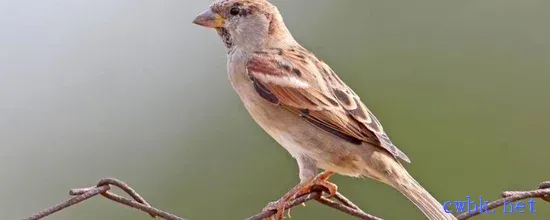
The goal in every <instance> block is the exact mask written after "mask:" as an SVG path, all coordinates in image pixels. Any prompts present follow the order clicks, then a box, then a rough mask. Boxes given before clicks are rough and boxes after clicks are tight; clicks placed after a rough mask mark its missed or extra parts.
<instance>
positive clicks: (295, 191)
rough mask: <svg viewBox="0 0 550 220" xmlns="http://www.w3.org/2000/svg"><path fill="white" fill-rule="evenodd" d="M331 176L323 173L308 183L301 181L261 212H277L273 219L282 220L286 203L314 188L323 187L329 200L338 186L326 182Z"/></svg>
mask: <svg viewBox="0 0 550 220" xmlns="http://www.w3.org/2000/svg"><path fill="white" fill-rule="evenodd" d="M333 174H334V172H331V171H324V172H322V173H320V174H319V175H317V176H316V177H315V178H313V179H311V180H309V181H303V182H300V183H298V184H297V185H296V186H294V187H292V189H290V191H288V192H287V193H286V194H285V195H284V196H283V197H281V198H280V199H279V200H277V201H275V202H270V203H269V204H268V205H267V206H266V207H265V208H263V211H267V210H277V213H276V216H275V218H276V219H277V220H282V219H283V215H284V212H285V208H286V206H287V205H288V203H289V202H290V201H291V200H293V199H295V198H298V197H299V196H301V195H304V194H307V193H310V192H311V190H312V188H313V187H314V186H322V187H325V188H326V189H327V190H328V193H329V196H328V197H329V198H330V197H333V196H334V195H336V192H337V190H338V186H336V184H334V183H331V182H329V181H328V180H327V179H328V178H329V177H330V176H332V175H333Z"/></svg>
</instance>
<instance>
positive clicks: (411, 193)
mask: <svg viewBox="0 0 550 220" xmlns="http://www.w3.org/2000/svg"><path fill="white" fill-rule="evenodd" d="M193 23H195V24H197V25H200V26H204V27H208V28H213V29H215V30H216V31H217V33H218V35H219V36H220V37H221V39H222V41H223V42H224V44H225V46H226V48H227V51H228V54H227V73H228V77H229V81H230V82H231V85H232V87H233V89H234V90H235V91H236V92H237V94H238V96H239V97H240V99H241V100H242V102H243V104H244V107H245V108H246V109H247V111H248V112H249V114H250V115H251V116H252V118H253V119H254V120H255V121H256V122H257V123H258V125H260V127H261V128H263V130H265V132H267V133H268V134H269V135H270V136H271V137H273V138H274V139H275V140H276V141H277V142H278V143H279V144H280V145H281V146H283V147H284V148H285V149H286V150H287V151H288V152H289V153H290V155H291V156H292V157H294V158H295V159H296V161H297V163H298V168H299V179H300V182H299V183H298V184H297V185H296V186H294V187H293V188H292V189H290V190H289V191H288V192H287V193H286V194H285V195H284V196H282V197H281V198H280V199H279V200H277V201H275V202H271V203H269V204H268V205H267V206H266V207H265V208H264V210H276V211H277V215H276V216H277V218H278V219H282V217H283V215H284V214H283V213H284V211H285V206H286V205H287V204H288V202H289V201H290V200H292V199H293V198H295V197H296V196H299V195H302V194H304V193H307V192H310V191H311V189H312V187H313V186H316V185H320V186H323V187H325V188H326V189H328V192H329V197H330V196H334V195H335V193H336V192H337V186H336V185H335V184H334V183H331V182H329V181H328V178H329V177H330V176H332V175H333V174H335V173H337V174H341V175H345V176H352V177H369V178H372V179H375V180H378V181H380V182H382V183H385V184H387V185H389V186H391V187H393V188H395V189H397V190H398V191H399V192H401V193H402V194H403V195H404V196H405V197H407V198H408V199H409V200H410V201H411V202H412V203H414V204H415V205H416V206H417V207H418V208H419V209H420V210H421V211H422V212H423V213H424V215H426V216H427V217H428V219H433V220H435V219H437V220H447V219H456V218H455V217H454V216H453V215H451V214H449V213H446V212H445V211H444V210H443V206H442V205H441V204H440V203H439V202H438V201H437V200H436V199H435V198H434V197H432V196H431V195H430V194H429V193H428V192H427V191H426V190H425V189H424V188H423V187H422V186H421V185H420V184H419V183H418V182H417V181H416V180H415V179H414V178H413V177H412V176H411V175H410V174H409V173H408V172H407V170H406V169H405V168H404V167H403V165H402V164H401V161H405V162H410V160H409V158H408V157H407V155H405V154H404V153H403V152H402V151H401V150H399V149H398V148H397V147H396V146H395V145H394V144H393V143H392V142H391V140H390V138H389V137H388V135H387V134H386V132H384V130H383V128H382V125H381V124H380V122H379V121H378V119H376V117H375V116H374V115H373V113H372V112H371V111H370V110H369V109H368V108H367V107H366V106H365V104H364V103H363V102H362V101H361V99H360V98H359V96H358V95H357V94H356V93H355V92H354V91H353V90H352V89H351V88H350V87H349V86H347V85H346V84H345V83H344V82H343V81H342V80H341V79H340V78H339V77H338V75H336V73H335V72H334V71H333V70H332V69H331V68H330V67H329V66H328V65H327V64H326V63H325V62H323V61H321V60H320V59H318V58H317V57H316V56H315V55H314V54H313V53H311V52H310V51H309V50H307V49H306V48H304V47H302V46H301V45H300V44H299V43H298V42H297V41H296V40H295V39H294V37H293V36H292V34H291V33H290V31H289V30H288V28H287V27H286V25H285V23H284V22H283V18H282V16H281V14H280V13H279V10H278V9H277V7H275V6H274V5H273V4H271V3H270V2H268V1H267V0H218V1H215V2H214V3H212V4H211V5H210V7H209V8H208V9H207V10H206V11H204V12H202V13H201V14H200V15H198V16H197V17H196V18H195V19H194V21H193ZM400 160H401V161H400ZM319 169H322V170H323V172H320V173H319V172H318V170H319Z"/></svg>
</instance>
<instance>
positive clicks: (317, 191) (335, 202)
mask: <svg viewBox="0 0 550 220" xmlns="http://www.w3.org/2000/svg"><path fill="white" fill-rule="evenodd" d="M111 186H116V187H118V188H120V189H122V190H123V191H124V192H126V193H127V194H128V195H129V196H130V197H132V199H133V200H130V199H127V198H125V197H122V196H120V195H117V194H114V193H112V192H109V190H110V189H111ZM325 190H326V189H324V188H322V187H315V188H314V189H313V190H312V191H311V192H310V193H307V194H304V195H301V196H299V197H298V198H296V199H294V200H292V201H290V203H289V204H288V205H287V206H286V209H287V210H290V209H291V208H293V207H295V206H297V205H300V204H303V203H306V202H308V201H311V200H316V201H317V202H319V203H321V204H323V205H326V206H328V207H331V208H334V209H336V210H339V211H341V212H343V213H346V214H348V215H351V216H355V217H357V218H359V219H367V220H381V218H378V217H376V216H373V215H370V214H367V213H365V212H364V211H363V210H361V209H360V208H359V207H358V206H357V205H355V204H353V202H351V201H350V200H349V199H347V198H346V197H345V196H343V195H342V194H340V193H336V195H335V196H334V198H332V199H327V198H324V197H322V195H323V192H324V191H325ZM69 194H70V195H72V196H74V197H72V198H71V199H69V200H67V201H64V202H62V203H59V204H57V205H54V206H52V207H49V208H47V209H45V210H43V211H40V212H38V213H36V214H34V215H32V216H30V217H28V218H25V219H24V220H37V219H41V218H44V217H46V216H49V215H51V214H54V213H56V212H59V211H61V210H63V209H65V208H67V207H70V206H73V205H75V204H78V203H80V202H82V201H84V200H87V199H89V198H92V197H94V196H97V195H99V194H101V195H102V196H104V197H105V198H107V199H110V200H112V201H115V202H117V203H120V204H123V205H126V206H129V207H132V208H135V209H138V210H141V211H143V212H145V213H148V214H149V215H151V216H152V217H153V218H155V217H161V218H163V219H167V220H183V218H181V217H178V216H176V215H173V214H170V213H168V212H165V211H162V210H160V209H157V208H154V207H152V206H151V205H149V203H147V202H146V201H145V199H143V197H141V196H140V195H139V194H138V193H137V192H136V191H135V190H134V189H132V188H131V187H130V186H128V185H127V184H126V183H124V182H122V181H120V180H117V179H114V178H104V179H101V180H100V181H99V183H98V184H97V185H96V186H92V187H88V188H80V189H72V190H70V191H69ZM502 196H503V198H502V199H499V200H496V201H493V202H490V203H488V204H487V208H486V209H485V210H484V211H488V210H492V209H495V208H498V207H500V206H503V205H504V204H505V203H506V202H515V201H518V200H523V199H528V198H540V199H543V200H545V201H547V202H550V181H547V182H543V183H542V184H540V186H539V189H536V190H530V191H506V192H503V193H502ZM275 212H276V211H275V210H268V211H264V212H261V213H259V214H257V215H254V216H251V217H249V218H247V220H261V219H265V218H269V217H271V216H273V215H275V214H276V213H275ZM479 214H481V213H480V212H475V213H462V214H460V215H458V216H457V219H459V220H464V219H470V218H472V217H474V216H477V215H479Z"/></svg>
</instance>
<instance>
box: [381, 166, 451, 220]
mask: <svg viewBox="0 0 550 220" xmlns="http://www.w3.org/2000/svg"><path fill="white" fill-rule="evenodd" d="M403 171H404V173H402V172H400V173H401V174H402V175H399V177H398V178H390V179H388V180H389V182H390V184H391V185H392V186H393V187H394V188H395V189H397V190H398V191H399V192H401V194H403V195H404V196H405V197H407V198H408V199H409V200H410V201H411V202H412V203H414V205H415V206H416V207H418V209H420V210H421V211H422V212H423V213H424V215H425V216H426V217H428V219H430V220H456V217H455V216H454V215H452V214H451V213H446V212H445V210H444V208H443V206H442V205H441V203H439V202H438V201H437V200H436V199H435V198H434V197H433V196H432V195H430V193H428V191H426V189H424V188H423V187H422V186H421V185H420V184H419V183H418V182H417V181H416V180H415V179H414V178H413V177H412V176H410V175H409V174H408V173H407V171H405V170H404V169H403Z"/></svg>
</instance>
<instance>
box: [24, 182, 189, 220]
mask: <svg viewBox="0 0 550 220" xmlns="http://www.w3.org/2000/svg"><path fill="white" fill-rule="evenodd" d="M110 185H113V186H117V187H118V188H120V189H122V190H123V191H124V192H126V193H127V194H128V195H130V196H131V197H132V198H133V199H134V200H135V201H133V200H130V199H127V198H124V197H122V196H119V195H117V194H114V193H112V192H109V191H108V190H109V189H111V187H110ZM69 194H70V195H72V196H74V197H73V198H71V199H69V200H67V201H64V202H62V203H59V204H57V205H54V206H52V207H50V208H47V209H45V210H42V211H40V212H38V213H36V214H34V215H32V216H30V217H28V218H25V219H24V220H37V219H41V218H44V217H46V216H49V215H51V214H54V213H56V212H59V211H61V210H63V209H65V208H67V207H70V206H72V205H75V204H77V203H79V202H82V201H84V200H87V199H89V198H92V197H94V196H97V195H98V194H101V195H102V196H104V197H105V198H108V199H110V200H112V201H115V202H118V203H120V204H123V205H126V206H129V207H132V208H135V209H138V210H141V211H143V212H146V213H149V215H151V216H152V217H153V218H154V217H156V216H158V217H162V218H164V219H167V220H183V218H181V217H178V216H176V215H173V214H170V213H168V212H165V211H162V210H159V209H157V208H154V207H151V206H150V205H149V203H147V202H146V201H145V199H143V197H141V196H140V195H139V194H138V193H137V192H136V191H135V190H134V189H132V188H131V187H130V186H128V184H126V183H124V182H122V181H120V180H117V179H115V178H104V179H101V180H100V181H99V183H98V184H97V185H96V186H93V187H88V188H80V189H72V190H70V191H69Z"/></svg>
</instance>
